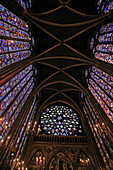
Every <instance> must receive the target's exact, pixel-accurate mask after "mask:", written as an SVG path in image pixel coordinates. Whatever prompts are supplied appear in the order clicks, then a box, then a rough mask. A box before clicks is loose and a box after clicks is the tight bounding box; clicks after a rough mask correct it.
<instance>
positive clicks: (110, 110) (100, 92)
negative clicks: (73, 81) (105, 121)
mask: <svg viewBox="0 0 113 170" xmlns="http://www.w3.org/2000/svg"><path fill="white" fill-rule="evenodd" d="M86 72H87V74H85V76H86V79H87V80H86V81H87V84H88V88H89V90H90V91H91V93H92V94H93V96H94V97H95V99H96V100H97V101H98V103H99V104H100V106H101V107H102V109H103V110H104V111H105V113H106V114H107V116H108V117H109V119H110V120H111V121H112V122H113V77H111V76H110V75H108V74H107V73H105V72H103V71H101V70H100V69H98V68H96V67H94V66H93V67H92V68H89V69H88V70H86Z"/></svg>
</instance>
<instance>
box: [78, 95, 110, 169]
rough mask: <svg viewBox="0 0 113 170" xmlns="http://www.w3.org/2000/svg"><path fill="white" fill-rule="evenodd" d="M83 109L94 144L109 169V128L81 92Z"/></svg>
mask: <svg viewBox="0 0 113 170" xmlns="http://www.w3.org/2000/svg"><path fill="white" fill-rule="evenodd" d="M81 99H82V104H83V110H84V113H85V116H86V118H87V121H88V123H89V126H90V128H91V131H92V133H93V136H94V139H95V141H96V144H97V146H98V148H99V151H100V154H101V156H102V158H103V161H104V163H105V165H106V168H107V169H110V168H111V167H112V166H113V164H112V150H113V144H112V141H111V139H110V137H109V133H108V131H109V128H108V127H106V126H105V124H104V123H103V122H102V120H101V119H100V118H99V116H98V114H97V112H96V110H95V109H94V108H93V106H92V104H91V102H90V101H89V100H88V99H87V97H86V96H85V95H84V94H83V93H82V94H81Z"/></svg>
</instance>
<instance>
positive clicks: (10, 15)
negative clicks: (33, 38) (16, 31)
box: [0, 5, 28, 31]
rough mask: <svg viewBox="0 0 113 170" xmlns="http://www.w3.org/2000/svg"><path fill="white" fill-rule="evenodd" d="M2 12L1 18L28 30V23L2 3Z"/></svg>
mask: <svg viewBox="0 0 113 170" xmlns="http://www.w3.org/2000/svg"><path fill="white" fill-rule="evenodd" d="M0 14H1V15H0V18H1V19H2V20H3V21H7V22H8V23H10V24H13V25H15V26H18V27H19V28H21V29H23V30H25V31H28V25H27V24H26V23H25V22H24V21H22V20H21V19H20V18H19V17H17V16H16V15H15V14H13V13H12V12H10V11H9V10H8V9H7V8H5V7H4V6H2V5H0Z"/></svg>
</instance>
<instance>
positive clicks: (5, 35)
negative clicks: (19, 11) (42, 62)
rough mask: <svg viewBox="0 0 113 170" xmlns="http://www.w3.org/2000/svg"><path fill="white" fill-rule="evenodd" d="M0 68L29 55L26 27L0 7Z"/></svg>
mask: <svg viewBox="0 0 113 170" xmlns="http://www.w3.org/2000/svg"><path fill="white" fill-rule="evenodd" d="M0 28H1V29H0V58H1V62H0V68H3V67H6V66H8V65H10V64H12V63H14V62H17V61H20V60H22V59H25V58H27V57H29V56H30V55H31V32H30V31H29V28H28V25H27V24H26V23H25V22H24V21H23V20H21V19H20V18H19V17H17V16H16V15H15V14H13V13H12V12H10V11H9V10H8V9H6V8H5V7H3V6H2V5H0Z"/></svg>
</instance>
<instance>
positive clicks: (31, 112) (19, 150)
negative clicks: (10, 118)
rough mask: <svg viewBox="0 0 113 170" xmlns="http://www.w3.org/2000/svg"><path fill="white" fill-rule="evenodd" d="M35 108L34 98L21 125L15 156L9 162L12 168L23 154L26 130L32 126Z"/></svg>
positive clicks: (35, 101)
mask: <svg viewBox="0 0 113 170" xmlns="http://www.w3.org/2000/svg"><path fill="white" fill-rule="evenodd" d="M36 107H37V100H36V97H35V99H34V101H33V103H32V105H31V108H30V110H29V113H28V115H27V117H26V119H25V122H24V125H23V127H22V129H21V131H20V134H19V136H18V139H17V141H16V143H15V148H16V149H17V150H16V155H15V156H14V157H13V158H12V159H11V160H10V164H12V161H13V168H14V167H15V165H17V160H18V162H19V160H20V158H21V155H22V152H23V149H24V146H25V143H26V140H27V136H28V133H27V132H28V129H30V127H31V125H32V121H33V118H34V114H35V112H36ZM14 160H15V161H14Z"/></svg>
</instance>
